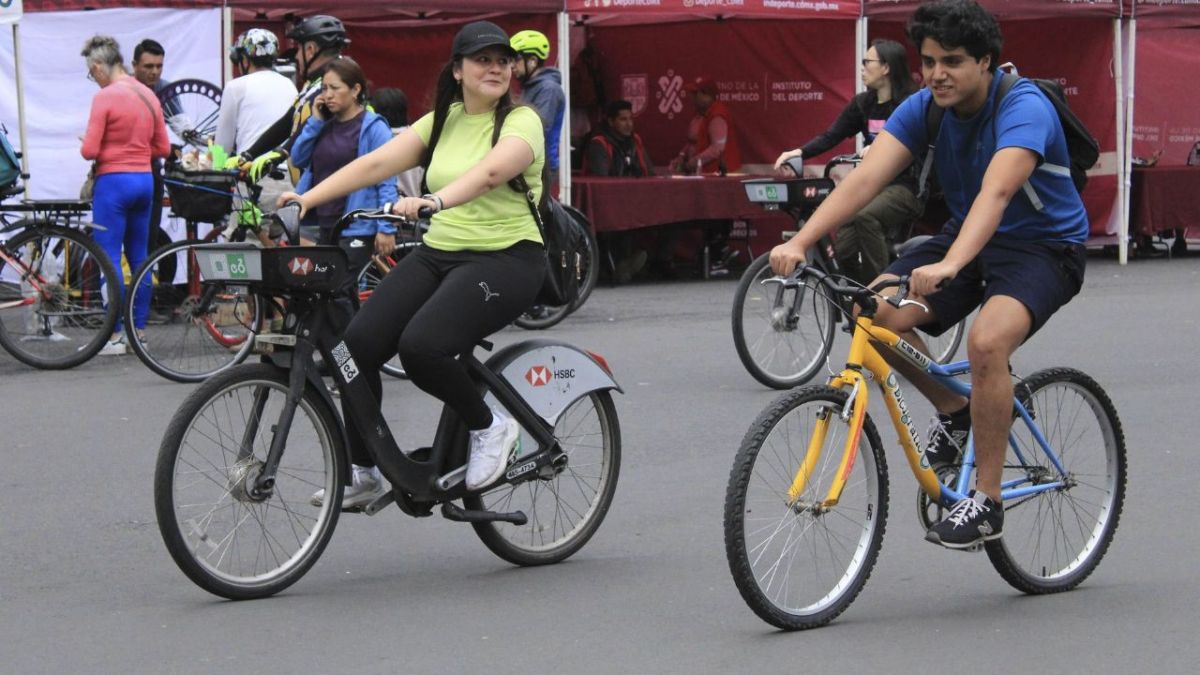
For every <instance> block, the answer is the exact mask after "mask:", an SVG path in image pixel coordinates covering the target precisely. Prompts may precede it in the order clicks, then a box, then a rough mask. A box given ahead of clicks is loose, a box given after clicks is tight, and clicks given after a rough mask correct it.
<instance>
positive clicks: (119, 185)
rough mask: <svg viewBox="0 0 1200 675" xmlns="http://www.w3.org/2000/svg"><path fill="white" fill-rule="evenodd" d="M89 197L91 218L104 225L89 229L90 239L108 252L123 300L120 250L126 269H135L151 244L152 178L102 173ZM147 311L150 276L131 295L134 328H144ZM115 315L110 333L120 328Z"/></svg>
mask: <svg viewBox="0 0 1200 675" xmlns="http://www.w3.org/2000/svg"><path fill="white" fill-rule="evenodd" d="M94 195H95V196H94V198H93V200H92V219H93V220H94V221H95V223H96V224H97V225H102V226H104V228H105V229H103V230H101V229H99V228H97V229H94V230H92V238H93V239H95V240H96V242H97V243H99V244H100V246H101V247H102V248H103V249H104V252H105V253H106V254H108V259H109V260H111V261H112V264H113V267H115V268H116V269H117V285H118V286H120V288H121V301H122V302H124V299H125V275H124V274H122V273H121V251H122V248H124V252H125V260H126V261H128V262H129V272H130V273H131V274H132V273H135V272H137V269H138V267H140V266H141V264H142V262H143V261H145V260H146V255H147V253H148V251H147V248H148V247H149V245H150V207H151V203H150V202H151V201H153V196H154V177H153V175H152V174H151V173H150V172H149V171H147V172H145V173H105V174H101V175H99V176H96V187H95V192H94ZM149 314H150V276H149V275H147V276H146V278H145V280H144V281H143V283H142V285H141V286H139V287H138V288H137V290H136V291H135V292H134V296H133V322H134V327H135V328H137V329H139V330H141V329H142V328H145V327H146V317H147V316H148V315H149ZM123 316H124V315H123V314H122V315H121V316H118V317H117V323H116V326H114V327H113V332H117V333H119V332H121V331H122V329H123V328H122V317H123Z"/></svg>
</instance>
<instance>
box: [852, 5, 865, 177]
mask: <svg viewBox="0 0 1200 675" xmlns="http://www.w3.org/2000/svg"><path fill="white" fill-rule="evenodd" d="M865 58H867V17H866V16H865V15H864V16H860V17H859V18H858V21H856V22H855V24H854V73H853V75H852V77H853V78H854V79H853V82H854V93H855V94H856V95H857V94H861V93H863V92H864V91H866V89H867V85H865V84H863V81H862V78H861V77H859V76H858V66H859V63H861V62H862V60H863V59H865ZM854 151H855V152H857V153H860V154H861V153H862V151H863V140H862V134H854Z"/></svg>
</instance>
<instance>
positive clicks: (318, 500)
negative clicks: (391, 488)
mask: <svg viewBox="0 0 1200 675" xmlns="http://www.w3.org/2000/svg"><path fill="white" fill-rule="evenodd" d="M386 485H387V481H385V480H384V479H383V474H381V473H379V467H377V466H372V467H366V466H359V465H357V464H351V465H350V485H349V486H348V487H346V490H345V492H343V493H342V510H343V511H345V510H346V509H356V508H361V507H364V506H366V505H367V504H370V503H371V502H373V501H375V500H376V499H379V498H380V497H382V496H383V495H385V494H387V487H386ZM308 503H310V504H312V505H313V506H321V505H322V504H324V503H325V491H324V490H317V491H316V492H314V493H313V496H312V499H310V500H308Z"/></svg>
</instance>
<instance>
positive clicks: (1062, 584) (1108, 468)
mask: <svg viewBox="0 0 1200 675" xmlns="http://www.w3.org/2000/svg"><path fill="white" fill-rule="evenodd" d="M1017 396H1018V397H1020V398H1021V399H1022V401H1024V402H1025V405H1026V407H1028V408H1029V410H1030V413H1031V414H1032V415H1033V417H1034V420H1035V421H1036V422H1037V425H1038V428H1039V429H1040V430H1041V431H1042V433H1043V434H1045V436H1046V440H1047V441H1048V442H1049V444H1050V447H1051V448H1053V449H1054V452H1055V453H1057V455H1058V458H1059V460H1060V461H1061V463H1062V466H1063V468H1064V469H1065V470H1066V475H1065V476H1063V475H1062V474H1060V473H1059V471H1058V470H1057V469H1056V468H1055V467H1054V465H1053V464H1052V463H1051V462H1050V460H1049V458H1048V457H1047V456H1046V454H1045V453H1044V452H1043V451H1042V449H1041V447H1040V446H1039V445H1038V444H1037V442H1036V441H1035V440H1034V439H1033V435H1032V433H1031V432H1030V431H1029V429H1028V427H1027V426H1026V425H1025V424H1024V423H1023V422H1021V421H1020V420H1018V421H1017V422H1015V423H1014V424H1013V434H1012V436H1013V438H1015V443H1016V448H1015V449H1014V447H1013V446H1012V444H1011V443H1010V446H1009V449H1008V453H1007V455H1006V456H1005V459H1004V474H1003V476H1002V480H1003V481H1004V482H1005V483H1010V482H1019V483H1020V484H1023V485H1031V484H1032V485H1036V484H1038V483H1039V482H1041V483H1044V482H1047V481H1055V480H1065V482H1066V487H1064V488H1062V489H1059V490H1054V491H1050V492H1041V493H1038V494H1036V495H1032V496H1029V497H1025V498H1017V499H1009V500H1007V501H1006V502H1005V504H1004V536H1003V537H1001V538H1000V539H997V540H995V541H989V542H987V543H986V544H985V549H986V550H987V554H988V558H990V559H991V561H992V565H993V566H994V567H995V568H996V571H997V572H999V573H1000V576H1002V577H1004V580H1005V581H1007V582H1008V583H1009V584H1011V585H1012V586H1013V587H1014V588H1016V589H1018V590H1021V591H1024V592H1025V593H1031V594H1042V593H1057V592H1060V591H1066V590H1070V589H1072V588H1074V587H1076V586H1078V585H1079V584H1080V583H1081V582H1082V581H1083V580H1084V579H1086V578H1087V577H1088V575H1090V574H1091V573H1092V571H1093V570H1095V569H1096V566H1097V565H1099V564H1100V560H1101V558H1103V557H1104V554H1105V552H1106V551H1108V546H1109V544H1111V543H1112V539H1113V535H1114V534H1115V533H1116V530H1117V521H1118V520H1119V519H1120V517H1121V507H1122V505H1123V504H1124V501H1125V466H1126V465H1125V435H1124V433H1123V432H1122V430H1121V421H1120V419H1118V418H1117V412H1116V409H1115V408H1114V406H1113V404H1112V400H1111V399H1109V397H1108V394H1106V393H1105V392H1104V390H1103V389H1102V388H1101V387H1100V385H1099V384H1097V383H1096V381H1095V380H1093V379H1092V378H1090V377H1088V376H1087V375H1085V374H1083V373H1081V372H1079V371H1078V370H1073V369H1071V368H1050V369H1046V370H1039V371H1038V372H1036V373H1034V374H1032V375H1030V376H1029V377H1028V378H1026V379H1025V380H1024V381H1022V382H1020V383H1018V384H1017Z"/></svg>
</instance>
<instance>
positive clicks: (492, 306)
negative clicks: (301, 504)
mask: <svg viewBox="0 0 1200 675" xmlns="http://www.w3.org/2000/svg"><path fill="white" fill-rule="evenodd" d="M545 276H546V259H545V254H544V253H543V252H542V248H541V246H540V245H538V244H537V243H535V242H531V241H521V242H518V243H516V244H514V245H513V246H511V247H509V248H507V249H504V250H502V251H489V252H481V251H439V250H437V249H433V248H430V247H428V246H420V247H418V248H417V249H416V250H415V251H413V252H412V253H410V254H409V255H407V256H405V257H404V258H403V259H401V260H400V262H399V263H398V264H397V265H396V267H395V268H394V269H393V270H392V271H391V272H390V273H388V275H387V276H386V277H384V278H383V281H382V282H380V284H379V286H378V287H376V288H375V291H374V292H373V293H372V294H371V297H370V298H368V299H367V301H366V302H365V303H364V304H363V306H362V309H361V310H360V311H359V312H358V313H357V314H355V315H354V320H353V321H351V322H350V327H349V328H347V329H346V334H345V336H344V340H345V342H346V346H347V347H349V348H350V353H351V354H353V356H354V360H355V361H356V362H357V363H358V367H359V371H360V372H361V373H362V376H363V377H366V378H367V384H368V385H370V387H371V392H372V393H373V394H374V395H375V400H376V401H382V400H383V384H382V382H381V381H380V376H379V368H380V366H382V365H383V364H384V363H386V362H387V361H388V359H390V358H392V357H393V356H395V355H396V354H397V353H399V354H400V361H401V363H403V365H404V370H405V371H406V372H407V373H408V376H409V378H410V379H412V381H413V384H415V385H417V386H418V387H420V388H421V389H422V390H423V391H425V392H427V393H429V394H432V395H433V396H434V397H436V398H438V399H440V400H442V401H444V402H445V403H446V404H447V405H449V406H450V408H451V409H453V410H454V411H455V412H456V413H458V415H459V417H461V418H462V419H463V421H464V422H466V424H467V428H469V429H484V428H486V427H487V426H488V425H489V424H491V421H492V413H491V411H490V410H488V407H487V405H486V404H485V403H484V402H483V397H481V396H480V395H479V391H478V390H477V389H476V387H475V384H474V383H473V382H472V381H471V378H470V376H468V374H467V369H466V367H465V366H464V365H463V364H462V363H461V362H460V361H459V360H458V359H457V357H458V355H460V354H463V353H466V352H469V351H471V350H472V349H473V348H474V347H475V345H476V344H478V342H479V341H480V340H482V339H483V338H485V337H487V336H488V335H491V334H492V333H494V332H496V331H498V330H500V329H501V328H503V327H504V326H507V325H508V324H510V323H512V321H513V319H516V318H517V317H518V316H520V315H521V313H522V312H524V311H525V310H526V309H528V308H529V306H530V305H531V304H533V300H534V298H535V297H536V296H537V293H538V290H539V289H541V287H542V281H543V280H544V279H545ZM344 416H345V418H346V419H352V418H351V417H350V415H349V414H348V413H346V414H345V415H344ZM347 432H348V433H349V436H350V459H351V461H353V462H354V463H355V464H358V465H359V466H371V465H373V464H374V462H372V461H371V460H370V457H369V455H367V453H366V450H365V448H364V445H363V442H362V437H361V436H360V434H359V433H358V430H357V429H356V428H354V425H353V424H348V425H347Z"/></svg>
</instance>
